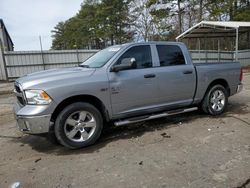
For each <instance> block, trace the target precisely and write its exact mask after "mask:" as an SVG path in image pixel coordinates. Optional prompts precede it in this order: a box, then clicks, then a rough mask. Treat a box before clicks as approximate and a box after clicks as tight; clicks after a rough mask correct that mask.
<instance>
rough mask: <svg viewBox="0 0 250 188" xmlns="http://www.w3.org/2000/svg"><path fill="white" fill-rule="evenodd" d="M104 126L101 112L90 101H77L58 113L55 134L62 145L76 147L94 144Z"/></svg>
mask: <svg viewBox="0 0 250 188" xmlns="http://www.w3.org/2000/svg"><path fill="white" fill-rule="evenodd" d="M102 128H103V119H102V116H101V114H100V112H99V111H98V110H97V109H96V108H95V107H94V106H93V105H91V104H89V103H82V102H77V103H73V104H71V105H69V106H67V107H66V108H65V109H64V110H63V111H62V112H61V113H60V114H59V115H58V117H57V119H56V122H55V135H56V137H57V139H58V141H59V142H60V143H61V144H62V145H64V146H66V147H68V148H71V149H76V148H81V147H86V146H89V145H91V144H94V143H95V141H96V140H97V139H98V138H99V137H100V135H101V132H102Z"/></svg>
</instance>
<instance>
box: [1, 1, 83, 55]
mask: <svg viewBox="0 0 250 188" xmlns="http://www.w3.org/2000/svg"><path fill="white" fill-rule="evenodd" d="M82 1H83V0H0V18H2V19H3V21H4V24H5V26H6V28H7V30H8V32H9V34H10V36H11V39H12V41H13V43H14V50H15V51H23V50H40V42H39V36H41V39H42V46H43V50H48V49H50V47H51V43H52V38H51V35H52V33H51V30H53V28H54V27H55V26H56V24H57V23H58V22H60V21H65V20H67V19H69V18H70V17H72V16H74V15H75V14H76V13H77V12H78V10H79V9H80V5H81V3H82Z"/></svg>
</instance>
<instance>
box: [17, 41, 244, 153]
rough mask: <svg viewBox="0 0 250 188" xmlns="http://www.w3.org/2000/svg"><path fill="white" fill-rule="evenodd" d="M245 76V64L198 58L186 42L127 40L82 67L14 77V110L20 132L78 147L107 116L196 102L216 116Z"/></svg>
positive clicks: (134, 117) (192, 106)
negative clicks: (43, 135) (50, 135)
mask: <svg viewBox="0 0 250 188" xmlns="http://www.w3.org/2000/svg"><path fill="white" fill-rule="evenodd" d="M241 81H242V71H241V66H240V63H238V62H228V63H216V62H215V63H198V64H193V63H192V59H191V56H190V54H189V51H188V50H187V48H186V46H185V45H184V44H183V43H179V42H145V43H128V44H123V45H115V46H111V47H108V48H106V49H103V50H101V51H99V52H97V53H96V54H94V55H93V56H91V57H90V58H89V59H87V60H86V61H84V62H83V63H82V64H81V65H80V66H79V67H73V68H62V69H53V70H46V71H42V72H37V73H32V74H29V75H26V76H23V77H21V78H19V79H17V80H16V81H15V94H16V97H17V103H16V104H15V106H14V112H15V117H16V120H17V125H18V127H19V129H20V130H21V131H22V132H24V133H29V134H41V133H49V132H52V133H54V134H55V136H56V138H57V139H58V141H59V142H60V143H61V144H62V145H64V146H66V147H68V148H73V149H75V148H81V147H85V146H88V145H91V144H93V143H95V142H96V140H97V139H98V138H99V137H100V135H101V132H102V129H103V126H104V125H107V124H108V123H107V122H112V123H114V125H116V126H121V125H126V124H130V123H135V122H139V121H146V120H150V119H155V118H159V117H165V116H169V115H173V114H178V113H183V112H189V111H194V110H197V109H199V108H200V109H202V110H203V111H204V112H205V113H207V114H210V115H219V114H221V113H223V112H224V111H225V108H226V107H227V104H228V97H229V96H232V95H234V94H236V93H237V92H239V91H241V89H242V84H241Z"/></svg>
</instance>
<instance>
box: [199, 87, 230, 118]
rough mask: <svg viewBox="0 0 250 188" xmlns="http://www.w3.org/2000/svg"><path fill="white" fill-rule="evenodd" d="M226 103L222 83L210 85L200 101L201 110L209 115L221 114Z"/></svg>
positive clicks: (226, 95)
mask: <svg viewBox="0 0 250 188" xmlns="http://www.w3.org/2000/svg"><path fill="white" fill-rule="evenodd" d="M227 103H228V93H227V90H226V89H225V88H224V87H223V86H222V85H215V86H213V87H211V88H210V89H209V90H208V92H207V93H206V95H205V97H204V99H203V101H202V110H203V111H204V112H205V113H208V114H211V115H219V114H222V113H223V112H224V111H225V109H226V107H227Z"/></svg>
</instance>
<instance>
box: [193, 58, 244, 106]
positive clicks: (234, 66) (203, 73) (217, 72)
mask: <svg viewBox="0 0 250 188" xmlns="http://www.w3.org/2000/svg"><path fill="white" fill-rule="evenodd" d="M193 65H194V67H195V70H196V75H197V77H196V82H197V90H196V95H195V99H194V101H200V100H201V99H202V98H203V96H204V94H205V92H206V90H207V88H208V86H209V84H210V83H212V82H213V81H214V80H217V79H221V80H225V81H226V82H227V84H228V86H229V88H230V95H233V94H235V93H236V91H237V86H238V84H239V83H240V80H239V77H240V70H241V65H240V63H239V62H223V63H219V62H212V63H194V64H193Z"/></svg>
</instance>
